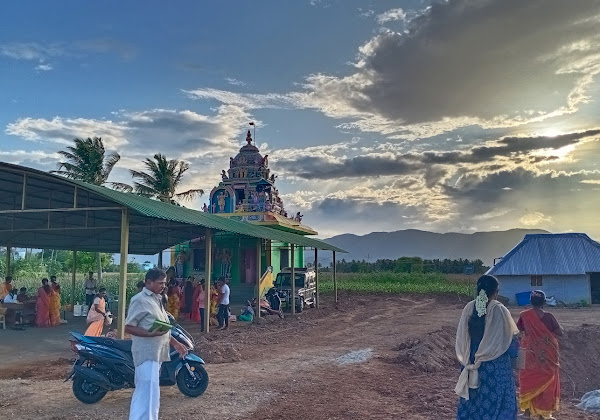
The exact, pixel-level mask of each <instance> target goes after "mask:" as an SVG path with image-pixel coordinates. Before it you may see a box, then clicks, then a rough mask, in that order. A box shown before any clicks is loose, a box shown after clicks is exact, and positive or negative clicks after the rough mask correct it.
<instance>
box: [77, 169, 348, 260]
mask: <svg viewBox="0 0 600 420" xmlns="http://www.w3.org/2000/svg"><path fill="white" fill-rule="evenodd" d="M67 181H68V182H73V183H75V184H77V185H79V186H80V187H82V188H85V189H88V190H90V191H93V192H95V193H97V194H99V195H102V196H104V197H106V198H108V199H110V200H112V201H115V202H117V203H119V204H121V205H123V206H126V207H128V208H129V209H131V210H134V211H137V212H139V213H141V214H143V215H145V216H150V217H156V218H159V219H164V220H170V221H174V222H180V223H188V224H193V225H198V226H204V227H208V228H211V229H218V230H224V231H228V232H234V233H239V234H241V235H248V236H253V237H255V238H262V239H269V240H275V241H280V242H287V243H293V244H295V245H302V246H306V247H311V248H318V249H324V250H329V251H336V252H341V253H346V252H347V251H345V250H343V249H342V248H339V247H336V246H334V245H331V244H328V243H327V242H324V241H321V240H319V239H314V238H308V237H306V236H302V235H297V234H295V233H291V232H285V231H282V230H277V229H271V228H268V227H262V226H257V225H253V224H251V223H248V222H240V221H237V220H231V219H227V218H224V217H220V216H217V215H215V214H210V213H205V212H201V211H198V210H193V209H188V208H185V207H179V206H176V205H173V204H169V203H163V202H161V201H157V200H151V199H149V198H146V197H141V196H138V195H135V194H131V193H124V192H120V191H115V190H111V189H108V188H105V187H100V186H97V185H91V184H87V183H85V182H81V181H71V180H67Z"/></svg>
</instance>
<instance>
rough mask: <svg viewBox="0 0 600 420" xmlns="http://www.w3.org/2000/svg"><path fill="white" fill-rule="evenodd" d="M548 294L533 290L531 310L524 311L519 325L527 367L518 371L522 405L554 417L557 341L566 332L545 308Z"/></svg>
mask: <svg viewBox="0 0 600 420" xmlns="http://www.w3.org/2000/svg"><path fill="white" fill-rule="evenodd" d="M545 303H546V295H545V294H544V292H542V291H541V290H536V291H534V292H531V306H532V309H529V310H527V311H524V312H521V315H520V317H519V321H518V322H517V327H518V328H519V330H521V331H523V332H524V333H525V336H524V337H523V339H522V340H521V348H522V351H524V352H525V366H524V368H523V369H521V370H520V372H519V407H520V408H521V410H524V411H525V413H526V414H529V415H530V416H537V417H541V418H544V419H552V418H553V417H552V413H553V412H554V411H557V410H558V406H559V400H560V378H559V370H560V365H559V359H558V340H557V339H556V336H562V335H563V331H562V328H561V327H560V325H559V324H558V321H556V318H554V316H553V315H552V314H550V313H548V312H544V311H543V309H542V308H543V306H544V304H545Z"/></svg>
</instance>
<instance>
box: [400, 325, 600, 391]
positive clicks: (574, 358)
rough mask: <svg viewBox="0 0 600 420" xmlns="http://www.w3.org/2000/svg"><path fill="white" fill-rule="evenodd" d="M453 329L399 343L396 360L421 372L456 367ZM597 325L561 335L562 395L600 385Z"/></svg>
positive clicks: (598, 333)
mask: <svg viewBox="0 0 600 420" xmlns="http://www.w3.org/2000/svg"><path fill="white" fill-rule="evenodd" d="M455 337H456V330H455V328H453V327H443V328H441V329H440V330H438V331H435V332H432V333H429V334H427V335H425V336H424V337H422V338H412V339H408V340H406V341H404V342H403V343H401V344H400V345H399V346H398V348H397V350H398V351H399V355H398V358H397V362H398V363H400V364H403V365H406V366H410V367H413V368H415V369H418V370H420V371H422V372H438V371H441V370H444V369H447V368H448V367H455V368H457V369H458V367H459V366H458V364H457V361H456V355H455V351H454V340H455ZM598 337H600V326H597V325H587V324H584V325H582V326H581V327H580V328H577V329H572V330H568V331H566V334H565V336H564V337H563V338H561V339H560V354H561V389H562V393H563V395H564V396H565V397H574V398H579V397H581V395H583V394H584V393H586V392H588V391H592V390H595V389H600V357H598V356H599V355H600V340H599V339H598Z"/></svg>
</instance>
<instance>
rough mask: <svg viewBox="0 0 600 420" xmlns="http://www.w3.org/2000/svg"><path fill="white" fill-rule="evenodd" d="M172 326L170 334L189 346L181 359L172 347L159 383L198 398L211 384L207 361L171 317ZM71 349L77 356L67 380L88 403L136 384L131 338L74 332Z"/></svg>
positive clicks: (163, 365) (82, 400)
mask: <svg viewBox="0 0 600 420" xmlns="http://www.w3.org/2000/svg"><path fill="white" fill-rule="evenodd" d="M169 319H170V321H171V324H174V325H173V328H172V329H171V336H172V337H173V338H175V339H176V340H177V341H179V342H180V343H181V344H183V345H184V346H186V347H187V348H188V354H187V355H186V356H185V357H184V358H183V359H182V358H180V357H179V354H178V353H177V352H176V351H175V350H174V349H173V348H171V350H170V356H171V360H170V361H169V362H165V363H163V364H162V365H161V369H160V385H161V386H172V385H175V384H177V387H178V388H179V391H180V392H181V393H182V394H183V395H186V396H188V397H193V398H195V397H199V396H200V395H202V394H203V393H204V391H206V388H207V387H208V373H207V372H206V370H205V369H204V361H203V360H202V359H201V358H200V357H198V356H197V355H196V354H195V353H193V350H194V340H193V338H192V337H191V336H190V335H189V334H188V333H187V332H186V331H185V330H184V329H183V328H182V327H181V326H180V325H178V324H175V320H174V319H173V318H172V317H169ZM71 336H72V337H73V340H71V349H72V350H73V351H74V352H75V353H76V354H77V356H78V358H77V360H76V361H75V364H74V365H73V370H72V372H71V374H70V375H69V377H68V378H67V379H66V380H65V382H67V381H68V380H70V379H71V378H72V379H73V394H74V395H75V398H77V399H78V400H79V401H81V402H82V403H85V404H95V403H97V402H98V401H100V400H101V399H102V398H104V396H105V395H106V394H107V393H108V392H109V391H116V390H118V389H124V388H134V387H135V381H134V379H135V366H134V364H133V357H132V355H131V340H116V339H113V338H108V337H88V336H84V335H82V334H79V333H75V332H71Z"/></svg>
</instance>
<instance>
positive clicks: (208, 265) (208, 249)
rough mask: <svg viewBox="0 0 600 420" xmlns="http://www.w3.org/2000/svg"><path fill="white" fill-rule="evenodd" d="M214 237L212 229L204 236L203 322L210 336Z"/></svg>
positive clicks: (206, 332) (205, 330)
mask: <svg viewBox="0 0 600 420" xmlns="http://www.w3.org/2000/svg"><path fill="white" fill-rule="evenodd" d="M212 236H213V231H212V230H211V229H208V228H207V229H206V234H205V235H204V238H205V239H204V247H205V250H204V252H205V254H204V256H205V258H204V261H205V262H204V269H205V272H204V319H203V320H202V322H203V323H204V333H205V334H208V332H209V330H210V317H211V313H210V298H211V296H210V294H211V289H212V287H211V286H212V282H211V279H212Z"/></svg>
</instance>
